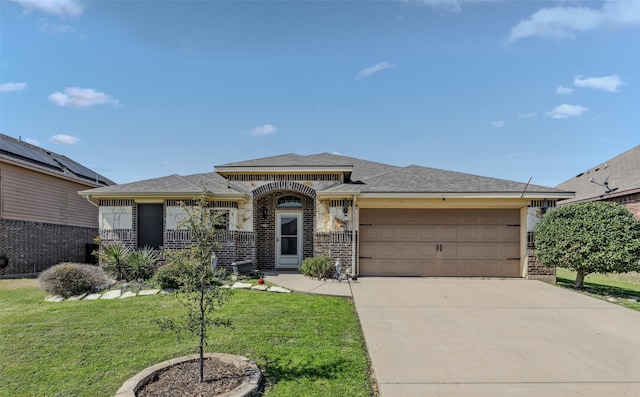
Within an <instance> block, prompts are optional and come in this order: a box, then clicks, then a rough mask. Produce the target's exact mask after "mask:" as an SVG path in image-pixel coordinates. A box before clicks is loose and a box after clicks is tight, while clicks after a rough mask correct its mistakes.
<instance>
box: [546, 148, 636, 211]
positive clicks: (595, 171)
mask: <svg viewBox="0 0 640 397" xmlns="http://www.w3.org/2000/svg"><path fill="white" fill-rule="evenodd" d="M592 180H593V182H591V181H592ZM605 180H606V181H607V184H608V187H609V189H610V190H611V191H610V192H609V193H606V191H607V190H608V189H607V187H606V186H601V185H603V184H604V182H605ZM556 188H558V189H562V190H570V191H574V192H576V195H575V198H573V199H569V200H563V203H570V202H575V201H585V200H600V199H606V198H611V197H617V196H624V195H627V194H633V193H636V192H638V191H640V145H638V146H636V147H634V148H633V149H630V150H628V151H626V152H624V153H622V154H620V155H618V156H616V157H614V158H612V159H610V160H607V161H605V162H604V163H601V164H598V165H596V166H595V167H593V168H590V169H588V170H586V171H584V172H580V173H579V174H578V175H576V176H575V177H573V178H571V179H569V180H566V181H564V182H562V183H561V184H559V185H558V186H556Z"/></svg>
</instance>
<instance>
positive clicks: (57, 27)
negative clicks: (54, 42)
mask: <svg viewBox="0 0 640 397" xmlns="http://www.w3.org/2000/svg"><path fill="white" fill-rule="evenodd" d="M38 30H40V31H41V32H42V33H46V34H62V33H73V32H75V31H76V29H75V28H74V27H73V26H71V25H68V24H57V23H50V22H47V21H45V20H43V19H41V20H40V21H38Z"/></svg>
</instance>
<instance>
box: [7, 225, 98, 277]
mask: <svg viewBox="0 0 640 397" xmlns="http://www.w3.org/2000/svg"><path fill="white" fill-rule="evenodd" d="M97 235H98V229H97V228H87V227H79V226H65V225H57V224H52V223H41V222H29V221H16V220H10V219H0V257H6V258H7V259H8V266H7V267H5V268H4V269H0V277H1V276H16V275H31V274H36V273H39V272H41V271H43V270H46V269H48V268H49V267H51V266H53V265H56V264H58V263H61V262H80V263H85V262H87V259H91V258H87V244H92V243H93V239H94V238H95V237H96V236H97Z"/></svg>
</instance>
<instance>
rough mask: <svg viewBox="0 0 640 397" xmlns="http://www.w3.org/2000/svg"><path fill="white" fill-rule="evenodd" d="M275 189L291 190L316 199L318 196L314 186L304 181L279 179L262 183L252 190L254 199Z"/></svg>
mask: <svg viewBox="0 0 640 397" xmlns="http://www.w3.org/2000/svg"><path fill="white" fill-rule="evenodd" d="M273 191H290V192H296V193H300V194H303V195H305V196H307V197H311V198H312V199H314V200H315V198H316V191H315V190H314V189H313V188H310V187H309V186H306V185H303V184H302V183H298V182H291V181H279V182H271V183H267V184H266V185H262V186H260V187H258V188H256V189H254V190H253V191H252V193H253V199H254V200H257V199H259V198H261V197H262V196H264V195H266V194H269V193H271V192H273Z"/></svg>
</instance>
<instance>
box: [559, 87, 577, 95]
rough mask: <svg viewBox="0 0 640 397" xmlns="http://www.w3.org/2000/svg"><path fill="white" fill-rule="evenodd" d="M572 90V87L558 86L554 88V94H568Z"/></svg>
mask: <svg viewBox="0 0 640 397" xmlns="http://www.w3.org/2000/svg"><path fill="white" fill-rule="evenodd" d="M572 92H573V88H569V87H563V86H559V87H558V88H556V94H558V95H569V94H571V93H572Z"/></svg>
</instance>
